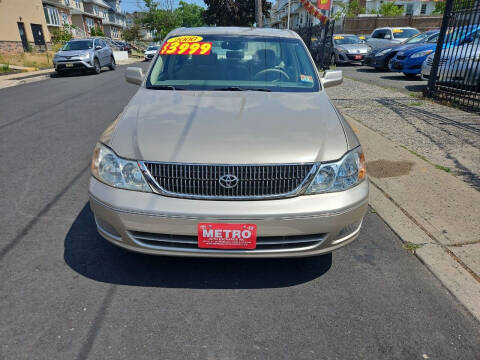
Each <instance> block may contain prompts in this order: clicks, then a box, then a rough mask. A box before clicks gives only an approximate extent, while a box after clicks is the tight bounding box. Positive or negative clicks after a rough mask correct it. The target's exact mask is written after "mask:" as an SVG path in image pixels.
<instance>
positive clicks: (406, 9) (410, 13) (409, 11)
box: [405, 4, 413, 15]
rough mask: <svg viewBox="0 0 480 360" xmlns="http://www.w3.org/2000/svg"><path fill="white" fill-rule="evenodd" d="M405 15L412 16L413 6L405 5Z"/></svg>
mask: <svg viewBox="0 0 480 360" xmlns="http://www.w3.org/2000/svg"><path fill="white" fill-rule="evenodd" d="M405 15H413V4H407V7H406V8H405Z"/></svg>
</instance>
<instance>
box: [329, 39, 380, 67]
mask: <svg viewBox="0 0 480 360" xmlns="http://www.w3.org/2000/svg"><path fill="white" fill-rule="evenodd" d="M371 49H372V48H371V47H370V46H369V45H367V44H366V43H365V41H363V40H361V39H360V38H359V37H358V36H357V35H353V34H337V35H334V36H333V52H332V60H331V61H330V63H331V64H348V63H352V62H363V59H364V57H365V56H366V55H367V54H368V52H369V51H370V50H371Z"/></svg>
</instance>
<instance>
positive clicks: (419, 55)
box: [410, 50, 433, 59]
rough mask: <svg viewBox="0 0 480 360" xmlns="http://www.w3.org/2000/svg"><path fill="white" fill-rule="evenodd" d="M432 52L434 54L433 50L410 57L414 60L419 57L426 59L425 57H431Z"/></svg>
mask: <svg viewBox="0 0 480 360" xmlns="http://www.w3.org/2000/svg"><path fill="white" fill-rule="evenodd" d="M432 52H433V50H424V51H419V52H417V53H415V54H412V55H410V57H411V58H412V59H416V58H419V57H424V56H427V55H430V54H431V53H432Z"/></svg>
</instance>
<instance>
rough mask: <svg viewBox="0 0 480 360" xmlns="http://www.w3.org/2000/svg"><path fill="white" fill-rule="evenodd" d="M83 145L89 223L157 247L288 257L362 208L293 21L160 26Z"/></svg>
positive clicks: (343, 138) (364, 187)
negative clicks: (142, 64) (157, 40)
mask: <svg viewBox="0 0 480 360" xmlns="http://www.w3.org/2000/svg"><path fill="white" fill-rule="evenodd" d="M158 51H159V54H158V55H157V56H156V57H155V58H154V60H153V62H152V64H151V65H150V68H149V70H148V71H147V73H146V74H145V75H144V74H143V72H142V69H140V68H128V69H127V71H126V80H127V81H128V82H130V83H134V84H138V85H139V89H138V91H137V93H136V94H135V95H134V96H133V97H132V99H131V100H130V102H129V103H128V104H127V106H126V107H125V109H124V111H123V112H122V114H121V115H119V116H118V117H117V119H116V120H115V121H114V122H113V123H112V124H111V125H110V126H109V127H108V128H107V129H106V130H105V132H104V133H103V135H102V136H101V137H100V140H99V142H98V144H97V145H96V147H95V150H94V153H93V158H92V166H91V173H92V176H91V181H90V186H89V194H90V206H91V208H92V210H93V212H94V215H95V222H96V226H97V229H98V232H99V233H100V234H101V235H102V236H103V237H104V238H106V239H107V240H109V241H111V242H113V243H114V244H116V245H118V246H121V247H123V248H125V249H128V250H133V251H138V252H143V253H149V254H161V255H180V256H210V257H289V256H309V255H317V254H323V253H328V252H331V251H332V250H335V249H337V248H339V247H341V246H343V245H346V244H348V243H349V242H351V241H352V240H354V239H355V238H356V237H357V236H358V234H359V232H360V228H361V226H362V220H363V217H364V215H365V212H366V209H367V202H368V181H367V175H366V169H365V156H364V154H363V151H362V148H361V147H360V144H359V142H358V139H357V137H356V136H355V134H354V132H353V131H352V129H351V128H350V126H349V125H348V123H347V122H346V121H345V120H344V119H343V117H342V116H341V115H340V113H338V112H337V110H336V109H335V107H334V106H333V105H332V104H331V102H330V100H329V98H328V96H327V94H326V93H325V88H327V87H329V86H333V85H338V84H340V83H341V82H342V73H341V71H327V72H325V73H324V74H323V76H322V77H321V76H320V75H319V73H318V71H317V69H316V67H315V64H314V62H313V60H312V58H311V56H310V54H309V52H308V50H307V48H306V46H305V44H304V43H303V42H302V40H301V38H300V37H299V36H298V35H297V34H296V33H295V32H293V31H289V30H275V29H259V28H222V27H210V28H188V29H186V28H182V29H177V30H174V31H173V32H171V33H170V34H169V35H168V36H167V37H166V41H164V43H163V44H162V45H161V47H160V49H159V50H158Z"/></svg>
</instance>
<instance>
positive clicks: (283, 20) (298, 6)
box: [266, 0, 323, 29]
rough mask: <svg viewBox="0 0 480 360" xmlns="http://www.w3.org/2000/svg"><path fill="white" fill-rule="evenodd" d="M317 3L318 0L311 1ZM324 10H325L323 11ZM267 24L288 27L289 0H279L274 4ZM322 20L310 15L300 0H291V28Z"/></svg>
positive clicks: (275, 26) (314, 23) (282, 27)
mask: <svg viewBox="0 0 480 360" xmlns="http://www.w3.org/2000/svg"><path fill="white" fill-rule="evenodd" d="M311 2H312V4H313V5H316V1H311ZM322 12H323V11H322ZM266 20H267V21H266V26H269V27H272V28H277V29H286V28H287V24H288V0H277V1H276V3H275V4H273V6H272V10H271V12H270V18H269V19H266ZM319 23H320V20H318V19H317V18H316V17H314V16H312V15H310V14H309V13H308V12H307V10H305V8H304V7H303V5H302V3H301V2H300V1H299V0H291V1H290V29H297V28H300V27H304V26H308V25H316V24H319Z"/></svg>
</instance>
